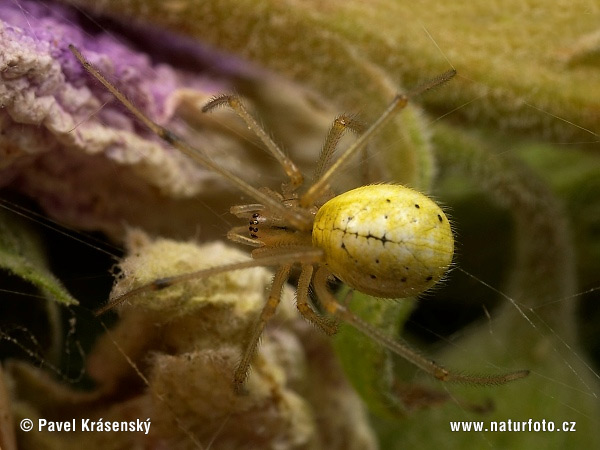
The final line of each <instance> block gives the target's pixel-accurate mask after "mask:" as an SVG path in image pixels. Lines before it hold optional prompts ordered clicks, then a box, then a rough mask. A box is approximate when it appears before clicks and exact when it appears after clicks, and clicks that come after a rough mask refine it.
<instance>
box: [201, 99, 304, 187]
mask: <svg viewBox="0 0 600 450" xmlns="http://www.w3.org/2000/svg"><path fill="white" fill-rule="evenodd" d="M223 105H227V106H229V107H230V108H231V109H233V111H235V113H236V114H237V115H238V116H240V117H241V118H242V119H243V120H244V122H246V125H248V128H249V129H250V130H252V131H253V132H254V134H256V135H257V136H258V137H259V138H260V140H261V141H263V144H265V146H266V147H267V149H268V150H269V151H270V152H271V154H272V155H273V156H274V157H275V158H276V159H277V161H279V164H281V167H283V170H284V171H285V173H286V175H287V176H288V177H289V179H290V183H291V185H292V186H293V187H294V188H297V187H299V186H300V185H302V182H303V181H304V177H303V176H302V173H301V172H300V170H299V169H298V167H296V165H295V164H294V162H293V161H292V160H291V159H290V158H289V157H288V156H287V155H286V154H285V153H284V152H283V150H281V148H280V147H279V146H278V145H277V144H276V143H275V142H274V141H273V139H271V137H270V136H269V135H268V134H267V132H266V131H265V130H264V129H263V127H261V126H260V125H259V124H258V122H257V121H256V119H255V118H254V117H252V115H251V114H250V113H249V112H248V110H247V109H246V107H245V106H244V104H243V103H242V102H241V100H240V99H239V97H237V96H235V95H220V96H218V97H215V98H213V99H212V100H211V101H209V102H208V103H207V104H206V105H204V107H203V108H202V112H208V111H210V110H212V109H214V108H216V107H219V106H223Z"/></svg>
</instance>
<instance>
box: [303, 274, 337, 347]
mask: <svg viewBox="0 0 600 450" xmlns="http://www.w3.org/2000/svg"><path fill="white" fill-rule="evenodd" d="M312 275H313V266H312V264H304V265H302V271H301V272H300V277H299V278H298V291H297V293H298V298H297V299H296V306H297V307H298V311H300V314H302V316H304V318H305V319H307V320H308V321H310V322H312V323H314V324H315V325H317V326H318V327H319V328H320V329H321V330H323V331H324V332H325V333H326V334H328V335H330V336H331V335H333V334H335V333H336V332H337V328H338V327H337V325H338V324H337V322H336V321H335V320H331V319H330V318H327V317H323V316H321V315H320V314H318V313H317V312H315V311H314V310H313V309H312V308H311V306H310V304H309V303H308V288H309V286H310V280H311V279H312Z"/></svg>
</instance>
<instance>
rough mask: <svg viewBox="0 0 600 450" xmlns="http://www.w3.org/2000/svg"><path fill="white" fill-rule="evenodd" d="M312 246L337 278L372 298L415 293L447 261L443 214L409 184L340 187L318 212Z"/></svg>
mask: <svg viewBox="0 0 600 450" xmlns="http://www.w3.org/2000/svg"><path fill="white" fill-rule="evenodd" d="M312 241H313V245H315V246H317V247H319V248H321V249H322V250H323V251H324V253H325V262H326V264H327V265H328V266H329V269H330V270H331V271H332V272H333V273H334V274H335V276H337V277H338V278H339V279H340V280H342V281H343V282H345V283H346V284H348V285H349V286H351V287H353V288H354V289H357V290H358V291H361V292H364V293H366V294H369V295H373V296H376V297H386V298H402V297H409V296H412V295H417V294H419V293H421V292H423V291H425V290H426V289H428V288H429V287H431V286H433V285H434V284H435V283H436V282H438V281H439V280H440V278H442V276H443V275H444V273H446V271H447V270H448V267H449V266H450V264H451V262H452V256H453V254H454V238H453V236H452V230H451V228H450V223H449V221H448V218H447V217H446V215H445V214H444V212H443V211H442V209H441V208H440V207H439V206H438V205H437V204H436V203H435V202H434V201H433V200H431V199H430V198H428V197H426V196H425V195H423V194H421V193H420V192H417V191H415V190H413V189H410V188H407V187H404V186H399V185H392V184H379V185H371V186H363V187H359V188H357V189H353V190H351V191H348V192H345V193H343V194H341V195H338V196H337V197H334V198H332V199H331V200H329V201H328V202H327V203H325V204H324V205H323V206H322V207H321V208H320V209H319V211H318V212H317V215H316V217H315V222H314V225H313V231H312Z"/></svg>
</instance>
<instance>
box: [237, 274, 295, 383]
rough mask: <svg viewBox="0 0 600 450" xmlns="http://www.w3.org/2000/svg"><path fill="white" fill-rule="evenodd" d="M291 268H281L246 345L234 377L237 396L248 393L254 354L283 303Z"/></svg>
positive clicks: (274, 278)
mask: <svg viewBox="0 0 600 450" xmlns="http://www.w3.org/2000/svg"><path fill="white" fill-rule="evenodd" d="M291 267H292V265H291V264H286V265H283V266H281V267H280V268H279V269H278V270H277V272H276V273H275V276H274V277H273V285H272V286H271V292H270V294H269V299H268V300H267V303H265V306H264V307H263V310H262V311H261V313H260V316H259V318H258V320H257V321H256V323H255V324H254V326H253V328H252V332H251V334H250V339H249V340H248V343H247V344H246V349H245V350H244V353H243V355H242V359H241V360H240V362H239V364H238V366H237V368H236V369H235V373H234V376H233V389H234V390H235V392H236V394H244V393H246V391H245V389H244V382H245V381H246V378H248V370H249V368H250V363H251V361H252V358H253V357H254V354H255V353H256V348H257V346H258V341H259V339H260V337H261V335H262V333H263V331H264V329H265V326H266V324H267V322H268V321H269V320H270V319H271V317H273V314H275V310H276V309H277V306H278V305H279V302H280V301H281V291H282V289H283V285H284V283H285V282H286V281H287V279H288V277H289V275H290V269H291Z"/></svg>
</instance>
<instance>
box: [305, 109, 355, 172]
mask: <svg viewBox="0 0 600 450" xmlns="http://www.w3.org/2000/svg"><path fill="white" fill-rule="evenodd" d="M346 130H350V131H352V132H353V133H355V134H361V133H362V132H363V131H365V127H364V126H363V124H361V123H360V122H359V121H358V120H356V119H355V118H354V117H352V116H351V115H348V114H342V115H340V116H338V117H336V118H335V120H334V121H333V124H331V128H330V129H329V132H328V133H327V137H326V138H325V142H323V147H322V148H321V153H320V154H319V159H318V160H317V166H316V168H315V171H314V173H313V177H312V179H313V181H316V180H318V179H319V178H321V175H322V174H323V172H324V171H325V169H327V167H329V164H330V163H331V158H332V157H333V154H334V152H335V149H336V148H337V145H338V143H339V142H340V139H341V138H342V136H343V135H344V133H345V132H346Z"/></svg>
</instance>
